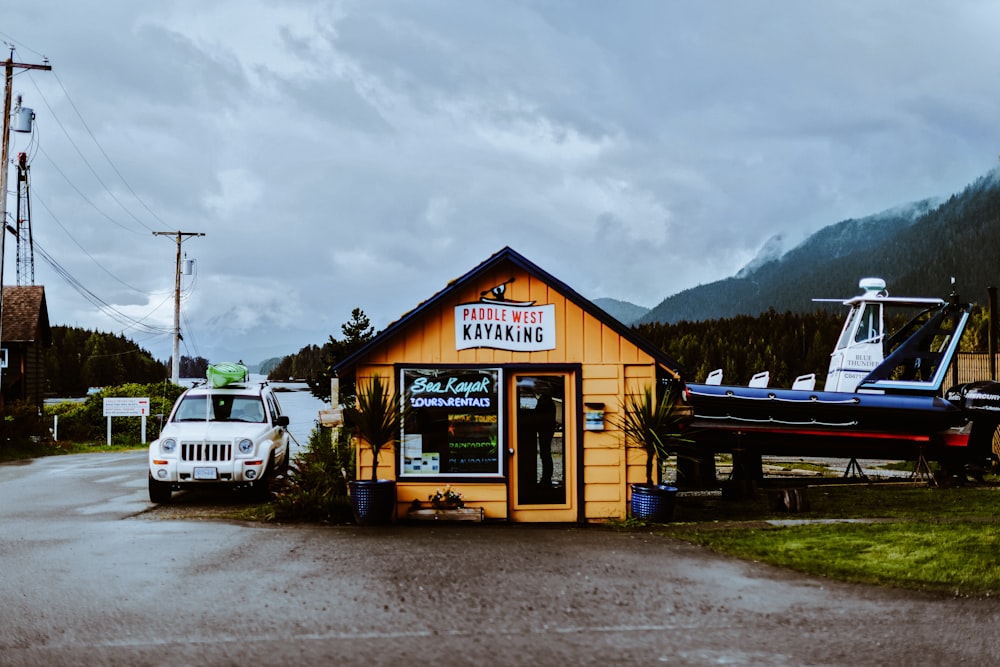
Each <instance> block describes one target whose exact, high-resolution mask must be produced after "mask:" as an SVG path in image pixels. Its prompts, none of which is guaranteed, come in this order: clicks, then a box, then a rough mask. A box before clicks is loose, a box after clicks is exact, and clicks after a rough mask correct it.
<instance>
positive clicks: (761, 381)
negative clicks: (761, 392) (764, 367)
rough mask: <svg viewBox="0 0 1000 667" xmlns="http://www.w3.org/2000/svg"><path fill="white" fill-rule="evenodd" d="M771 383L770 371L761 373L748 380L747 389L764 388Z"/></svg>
mask: <svg viewBox="0 0 1000 667" xmlns="http://www.w3.org/2000/svg"><path fill="white" fill-rule="evenodd" d="M770 381H771V371H761V372H760V373H757V374H756V375H754V376H753V377H752V378H750V383H749V385H747V386H749V387H766V386H767V383H768V382H770Z"/></svg>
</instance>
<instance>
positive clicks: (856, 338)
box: [837, 303, 882, 350]
mask: <svg viewBox="0 0 1000 667" xmlns="http://www.w3.org/2000/svg"><path fill="white" fill-rule="evenodd" d="M879 311H880V308H879V304H877V303H862V304H857V305H855V306H853V307H852V308H851V312H850V313H848V315H847V321H846V322H845V323H844V330H843V331H842V332H841V333H840V340H839V341H837V349H838V350H842V349H844V348H845V347H851V346H852V345H860V344H864V343H877V342H879V341H880V340H881V339H882V316H881V313H880V312H879Z"/></svg>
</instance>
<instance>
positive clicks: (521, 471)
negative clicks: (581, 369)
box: [511, 373, 575, 521]
mask: <svg viewBox="0 0 1000 667" xmlns="http://www.w3.org/2000/svg"><path fill="white" fill-rule="evenodd" d="M568 379H569V375H567V374H565V373H558V374H530V375H529V374H523V375H522V374H515V375H514V387H513V390H514V391H513V396H514V408H515V410H514V411H515V414H514V415H513V421H514V428H513V429H512V431H511V432H512V433H513V434H514V457H513V458H514V461H513V463H514V465H513V466H512V468H513V470H512V473H513V474H512V484H513V487H514V488H513V491H514V493H513V496H514V498H513V500H514V508H515V510H521V511H522V512H519V513H520V516H518V517H517V518H518V519H519V520H522V521H524V520H529V521H530V520H538V521H551V520H566V519H565V518H562V519H556V518H555V517H553V516H551V515H546V516H529V515H527V514H525V513H524V512H523V511H530V510H536V509H537V510H553V509H556V506H557V507H558V508H561V509H565V510H572V507H571V506H572V504H573V495H572V494H573V492H574V489H575V483H574V475H573V471H574V467H573V466H574V456H573V443H572V442H570V440H572V431H571V429H569V428H567V421H568V419H567V418H568V417H571V416H572V414H573V413H572V405H573V401H572V400H570V401H567V391H566V387H567V384H568ZM569 421H572V420H571V419H569ZM569 518H570V520H572V519H573V518H574V517H569Z"/></svg>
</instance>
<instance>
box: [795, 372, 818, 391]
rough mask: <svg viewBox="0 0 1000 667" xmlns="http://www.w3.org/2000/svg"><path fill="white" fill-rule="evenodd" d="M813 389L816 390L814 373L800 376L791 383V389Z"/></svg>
mask: <svg viewBox="0 0 1000 667" xmlns="http://www.w3.org/2000/svg"><path fill="white" fill-rule="evenodd" d="M815 388H816V374H815V373H809V374H808V375H800V376H798V377H797V378H795V382H793V383H792V389H801V390H803V391H812V390H813V389H815Z"/></svg>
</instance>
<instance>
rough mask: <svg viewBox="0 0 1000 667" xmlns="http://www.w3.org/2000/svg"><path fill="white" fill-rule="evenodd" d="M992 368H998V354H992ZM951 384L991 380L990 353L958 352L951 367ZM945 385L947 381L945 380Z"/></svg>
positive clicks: (999, 363) (999, 365) (999, 356)
mask: <svg viewBox="0 0 1000 667" xmlns="http://www.w3.org/2000/svg"><path fill="white" fill-rule="evenodd" d="M993 367H994V368H1000V354H997V355H994V366H993ZM951 374H952V376H951V384H962V383H964V382H979V381H980V380H991V379H994V378H991V377H990V355H989V353H987V352H960V353H958V354H957V355H955V363H954V364H953V365H952V369H951ZM945 384H946V385H947V384H948V382H945Z"/></svg>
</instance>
